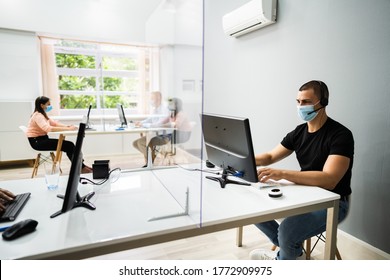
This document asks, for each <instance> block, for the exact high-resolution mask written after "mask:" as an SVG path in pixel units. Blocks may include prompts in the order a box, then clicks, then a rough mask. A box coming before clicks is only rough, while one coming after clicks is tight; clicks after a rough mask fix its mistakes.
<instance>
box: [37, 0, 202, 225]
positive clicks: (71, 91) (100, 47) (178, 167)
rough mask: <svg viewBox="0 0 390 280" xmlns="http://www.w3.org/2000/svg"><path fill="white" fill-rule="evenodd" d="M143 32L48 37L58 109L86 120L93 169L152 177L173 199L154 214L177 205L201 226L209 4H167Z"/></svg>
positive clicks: (68, 118)
mask: <svg viewBox="0 0 390 280" xmlns="http://www.w3.org/2000/svg"><path fill="white" fill-rule="evenodd" d="M135 8H136V7H135ZM142 28H143V29H144V30H145V42H142V43H140V42H137V43H134V44H131V43H120V42H119V43H118V42H114V43H109V42H107V41H106V40H105V41H104V42H98V41H91V40H88V39H86V40H85V41H83V40H81V39H77V40H72V39H59V38H45V40H44V41H45V43H44V44H46V45H47V46H48V48H47V51H48V54H50V55H51V56H53V57H52V61H55V67H54V68H55V69H52V70H53V71H54V74H53V76H54V77H56V81H55V82H53V85H54V86H57V92H58V95H57V96H56V98H52V101H53V105H54V106H53V107H54V109H53V112H54V113H55V114H58V116H55V118H56V119H57V120H60V121H61V122H64V123H69V124H77V123H79V122H81V121H85V122H87V124H88V128H89V131H87V132H86V137H85V140H84V143H85V144H84V145H83V154H84V156H85V157H86V164H87V165H92V164H93V161H94V160H110V167H111V169H113V168H116V167H120V168H121V170H122V171H131V172H143V171H145V173H147V172H149V173H151V174H152V176H153V178H154V179H153V180H152V182H153V185H154V186H155V185H156V184H157V183H156V182H159V184H161V186H162V187H163V188H164V191H165V192H166V193H167V194H168V195H169V197H170V198H171V201H170V202H169V204H170V205H167V208H166V211H164V209H163V208H161V209H157V208H156V209H155V211H156V216H157V215H163V216H164V215H168V216H169V215H170V214H172V213H169V212H170V211H171V210H170V209H174V207H173V206H172V205H171V204H172V201H173V202H174V203H175V204H177V206H178V207H179V208H180V209H182V211H181V212H184V213H185V215H186V216H188V218H189V220H190V221H192V222H193V223H194V225H195V226H199V225H200V224H201V216H202V215H201V213H202V211H201V210H202V209H201V193H202V191H201V185H202V184H201V172H200V170H201V168H202V164H201V163H202V161H201V149H202V133H201V119H200V115H201V113H202V102H203V101H202V100H203V72H202V70H203V0H188V1H180V0H172V1H166V0H162V1H161V2H160V3H159V5H157V6H156V7H155V9H154V10H153V11H152V12H151V13H150V15H149V17H147V19H146V21H145V26H142ZM57 106H58V108H57V109H56V107H57ZM67 139H69V140H71V141H74V139H75V137H74V136H71V135H69V137H68V136H67ZM129 176H130V175H129ZM142 176H144V175H142ZM145 178H146V177H145ZM145 178H144V177H143V179H142V180H145V182H147V179H145ZM123 182H125V181H123ZM118 184H120V182H119V181H118ZM141 185H142V184H141ZM121 187H122V186H121ZM159 205H161V207H163V206H164V204H161V203H160V204H159ZM172 207H173V208H172ZM179 212H180V211H179ZM177 213H178V212H175V213H173V214H174V215H176V214H177Z"/></svg>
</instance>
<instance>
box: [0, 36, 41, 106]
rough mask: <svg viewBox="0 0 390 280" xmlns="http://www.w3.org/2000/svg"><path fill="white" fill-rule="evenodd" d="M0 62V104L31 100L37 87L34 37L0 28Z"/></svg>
mask: <svg viewBox="0 0 390 280" xmlns="http://www.w3.org/2000/svg"><path fill="white" fill-rule="evenodd" d="M0 61H1V63H0V82H1V83H0V84H1V86H0V101H1V100H21V101H25V100H27V101H33V100H34V99H35V96H38V94H39V92H40V88H41V83H40V82H39V81H40V78H39V77H40V62H39V48H38V42H37V39H36V36H35V34H34V33H31V32H22V31H11V30H5V29H1V28H0Z"/></svg>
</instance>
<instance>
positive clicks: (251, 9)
mask: <svg viewBox="0 0 390 280" xmlns="http://www.w3.org/2000/svg"><path fill="white" fill-rule="evenodd" d="M276 6H277V0H252V1H250V2H248V3H246V4H245V5H243V6H241V7H239V8H238V9H235V10H233V11H231V12H230V13H228V14H226V15H224V16H223V18H222V24H223V30H224V31H225V33H226V34H227V35H229V36H232V37H238V36H240V35H243V34H245V33H248V32H251V31H253V30H256V29H259V28H262V27H264V26H267V25H270V24H272V23H275V22H276Z"/></svg>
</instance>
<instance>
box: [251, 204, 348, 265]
mask: <svg viewBox="0 0 390 280" xmlns="http://www.w3.org/2000/svg"><path fill="white" fill-rule="evenodd" d="M348 207H349V203H348V201H346V200H344V201H342V200H340V204H339V217H338V221H339V222H341V221H342V220H344V219H345V217H346V216H347V213H348ZM326 213H327V209H322V210H319V211H315V212H310V213H305V214H301V215H297V216H292V217H287V218H285V219H284V220H283V221H282V222H281V223H280V224H279V223H278V222H276V221H275V220H272V221H268V222H263V223H258V224H255V226H256V227H257V228H258V229H260V230H261V231H262V232H263V233H264V234H265V235H266V236H267V237H268V238H269V239H270V240H271V242H272V243H273V244H275V245H276V246H278V247H279V252H278V254H277V259H278V260H295V259H296V258H297V257H299V256H300V255H301V254H302V243H303V241H305V240H306V239H308V238H310V237H313V236H316V235H317V234H320V233H322V232H324V231H325V230H326Z"/></svg>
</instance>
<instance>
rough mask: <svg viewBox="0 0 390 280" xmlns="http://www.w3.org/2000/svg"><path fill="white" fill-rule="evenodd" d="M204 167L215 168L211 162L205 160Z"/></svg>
mask: <svg viewBox="0 0 390 280" xmlns="http://www.w3.org/2000/svg"><path fill="white" fill-rule="evenodd" d="M206 166H207V167H208V168H214V167H215V165H214V164H213V163H212V162H211V161H209V160H206Z"/></svg>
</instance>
